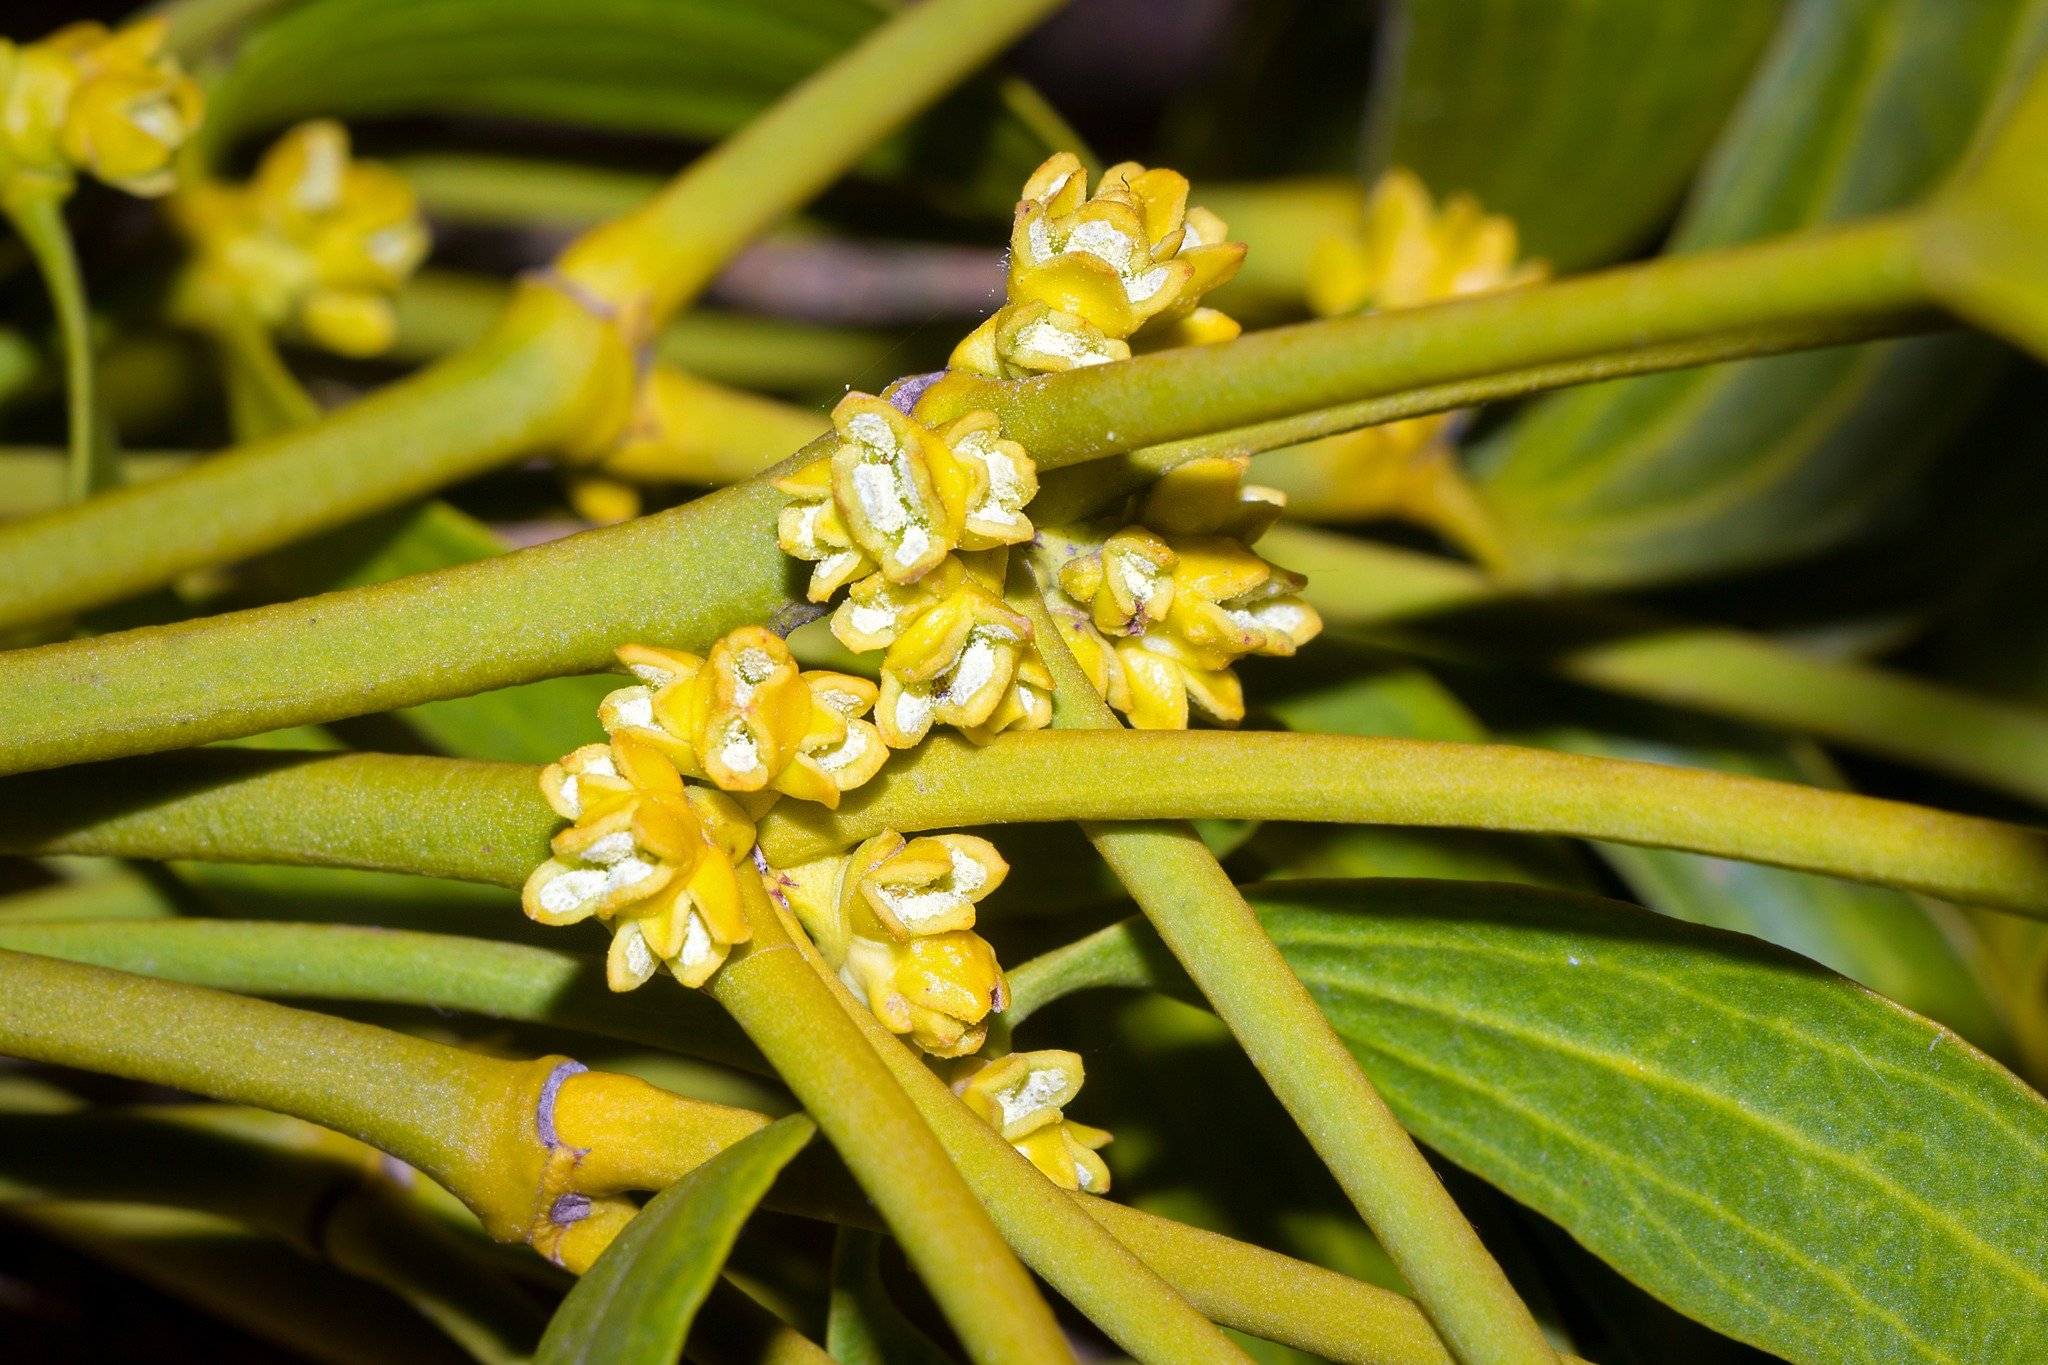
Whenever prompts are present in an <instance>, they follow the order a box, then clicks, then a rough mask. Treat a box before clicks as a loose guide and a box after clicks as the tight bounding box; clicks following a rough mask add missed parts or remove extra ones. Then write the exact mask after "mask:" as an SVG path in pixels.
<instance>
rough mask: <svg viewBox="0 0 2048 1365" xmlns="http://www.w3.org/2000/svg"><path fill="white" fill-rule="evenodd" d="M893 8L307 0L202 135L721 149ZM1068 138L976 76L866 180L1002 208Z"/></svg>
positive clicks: (226, 91) (896, 142) (230, 86)
mask: <svg viewBox="0 0 2048 1365" xmlns="http://www.w3.org/2000/svg"><path fill="white" fill-rule="evenodd" d="M894 8H895V6H893V5H889V4H884V3H881V2H880V0H750V3H747V4H731V3H728V0H584V3H579V4H576V5H563V4H561V3H559V0H308V2H307V3H304V4H300V5H296V6H294V7H293V8H291V9H290V10H288V11H286V12H285V13H284V14H282V15H280V16H279V17H277V18H276V19H274V20H272V21H270V22H269V23H266V24H264V25H263V26H262V27H261V28H259V29H258V30H257V31H256V32H255V33H254V34H252V35H251V37H250V38H249V40H248V41H247V42H246V43H245V44H244V45H243V46H242V48H241V49H240V51H239V52H238V53H237V55H236V58H235V61H234V64H233V65H232V67H230V68H229V70H228V73H227V74H226V76H225V77H224V78H223V79H222V81H221V82H220V84H219V86H218V87H217V88H216V90H215V91H214V92H213V97H212V101H211V104H210V106H209V109H208V121H207V125H206V129H205V132H204V133H203V134H202V136H203V137H204V138H205V139H206V140H207V141H208V143H209V145H210V146H212V147H213V148H215V149H224V148H226V147H228V146H230V145H232V144H233V143H234V142H235V141H236V140H237V139H241V138H245V137H248V136H251V135H254V134H257V133H263V132H269V131H272V130H275V129H277V128H279V127H282V126H283V125H285V124H288V123H291V122H293V121H296V120H298V119H303V118H310V117H314V116H321V115H325V116H331V117H337V118H344V119H359V118H395V117H406V116H415V115H421V114H481V115H492V116H500V117H511V118H521V119H534V120H541V121H546V122H553V123H563V124H569V125H572V126H576V127H582V128H591V129H598V130H603V131H609V132H623V133H638V134H655V135H662V136H669V137H675V138H681V139H686V140H689V141H693V142H708V141H715V140H717V139H718V138H721V137H724V136H725V135H726V134H728V133H730V132H732V131H733V130H734V129H736V128H738V127H739V126H740V125H741V124H743V123H745V122H746V121H747V120H748V119H749V118H751V117H752V116H753V115H755V114H757V113H759V112H760V111H761V110H762V109H764V108H766V107H767V106H768V105H769V104H770V103H772V102H773V101H774V100H775V99H776V98H777V97H779V96H780V95H781V94H783V92H785V91H787V90H789V89H790V88H791V87H793V86H794V85H796V84H797V83H798V82H799V81H801V80H802V79H803V78H804V77H806V76H808V75H809V74H810V73H811V72H813V71H815V70H817V69H818V68H819V67H821V66H823V65H824V64H825V63H826V62H827V61H829V60H830V59H831V58H833V57H834V56H836V55H838V54H839V53H840V52H842V51H844V50H845V49H846V48H847V47H849V46H851V45H852V44H853V43H854V42H855V41H857V40H858V39H859V38H860V37H861V36H863V35H864V34H866V33H867V31H868V30H869V29H871V28H873V27H875V25H876V24H878V23H879V22H880V21H881V20H882V19H883V18H884V17H886V16H887V15H888V14H889V13H890V12H892V10H893V9H894ZM1064 140H1066V135H1065V132H1064V129H1062V128H1061V127H1060V126H1059V125H1058V122H1057V120H1056V119H1053V118H1051V117H1050V116H1049V115H1048V114H1047V113H1046V111H1044V110H1043V107H1042V104H1041V102H1039V101H1037V99H1036V97H1035V96H1033V95H1032V94H1031V93H1030V92H1029V91H1028V90H1024V89H1022V88H1021V87H1018V86H1016V85H1015V84H1014V83H1005V84H1004V85H1003V86H1002V87H1000V88H999V86H998V84H997V83H996V82H994V81H991V80H982V81H979V82H976V83H974V84H973V85H971V86H969V87H968V88H967V89H966V90H964V91H963V92H961V93H960V94H958V95H956V96H954V97H953V98H951V99H949V100H948V101H946V103H945V104H943V105H942V106H941V107H940V108H939V109H938V110H936V111H935V112H934V113H933V114H932V115H930V116H928V117H927V118H926V119H925V120H923V121H922V122H921V123H919V124H918V125H917V126H916V127H914V128H913V129H912V130H911V131H910V132H908V133H907V134H905V135H904V136H902V137H898V138H895V139H892V140H891V141H890V142H889V143H887V144H885V145H884V146H883V147H881V148H878V149H877V150H876V151H875V152H874V153H873V154H872V155H871V156H870V157H869V158H868V160H867V161H866V162H865V163H864V165H863V170H864V171H866V172H867V173H868V174H870V175H875V176H880V177H886V178H894V179H903V178H906V177H910V178H913V179H916V180H918V181H919V183H921V184H923V185H924V186H925V187H926V188H928V189H931V190H933V191H934V192H935V193H941V194H944V195H946V196H947V197H948V198H951V199H955V200H958V201H959V202H961V203H962V204H963V205H964V206H966V207H970V208H972V209H974V210H977V211H979V212H981V213H984V214H986V213H990V212H1003V211H1006V210H1007V209H1008V207H1009V205H1010V204H1011V203H1012V202H1013V201H1014V200H1015V198H1016V194H1017V187H1018V186H1019V185H1020V184H1022V183H1023V181H1024V179H1025V177H1027V176H1028V175H1030V173H1031V170H1032V168H1033V167H1034V166H1036V165H1037V164H1038V162H1039V161H1040V160H1042V159H1044V157H1045V156H1047V155H1048V154H1049V153H1050V152H1052V151H1054V150H1058V148H1057V147H1056V146H1054V145H1052V144H1053V143H1054V142H1056V141H1064ZM963 179H967V180H968V181H969V183H966V184H960V183H958V182H960V181H961V180H963Z"/></svg>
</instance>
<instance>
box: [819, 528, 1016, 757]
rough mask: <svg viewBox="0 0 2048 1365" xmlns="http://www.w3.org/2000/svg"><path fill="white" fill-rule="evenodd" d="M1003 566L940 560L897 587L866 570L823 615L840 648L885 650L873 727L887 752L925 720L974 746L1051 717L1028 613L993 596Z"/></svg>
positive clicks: (926, 728) (926, 725) (911, 738)
mask: <svg viewBox="0 0 2048 1365" xmlns="http://www.w3.org/2000/svg"><path fill="white" fill-rule="evenodd" d="M1003 562H1004V560H1003V556H1001V555H999V554H990V555H952V556H948V557H947V558H946V559H945V560H944V561H942V562H941V563H940V564H939V565H938V567H937V568H936V569H935V570H934V571H933V572H931V573H930V574H927V575H926V576H925V577H924V578H923V579H921V580H919V581H918V582H917V583H914V584H911V585H909V586H907V587H905V586H899V585H897V584H894V583H891V582H889V581H888V580H887V579H886V578H885V577H884V576H882V575H881V574H873V575H870V576H869V577H867V578H864V579H862V580H861V581H860V582H858V583H856V584H854V585H853V589H852V591H851V592H849V593H848V594H847V598H846V601H844V602H842V603H841V604H840V606H839V609H838V610H837V611H835V612H834V613H833V615H832V633H833V635H834V636H835V637H837V639H838V640H839V642H840V643H841V644H843V645H845V646H846V647H847V648H848V649H850V650H853V651H854V652H855V653H865V652H867V651H869V650H875V649H881V650H885V651H886V652H885V653H884V654H883V655H882V668H881V675H882V684H881V692H880V696H879V698H878V700H877V701H876V703H875V724H876V725H877V726H878V727H879V728H880V730H881V733H882V739H883V741H884V742H885V743H887V744H888V745H889V746H890V747H891V748H895V749H907V748H909V747H910V746H912V745H914V744H916V743H917V742H918V741H919V740H921V739H923V738H924V737H925V735H926V734H927V733H929V732H930V730H931V727H932V726H933V725H935V724H937V725H952V726H955V727H957V728H959V729H960V730H962V731H963V732H965V733H966V734H967V736H968V737H969V738H971V739H973V740H975V741H976V742H977V743H980V742H984V741H986V740H987V739H988V738H990V737H992V736H994V735H996V734H998V733H1000V732H1002V731H1003V730H1009V729H1017V730H1037V729H1042V728H1043V727H1045V726H1046V725H1048V724H1050V723H1051V721H1052V675H1051V674H1050V673H1048V672H1047V671H1046V668H1045V661H1044V660H1043V659H1041V658H1039V656H1038V649H1037V646H1036V645H1035V644H1033V643H1032V629H1031V620H1030V618H1029V617H1027V616H1025V615H1024V614H1023V613H1022V612H1019V611H1017V610H1016V609H1014V608H1012V607H1011V606H1010V605H1009V604H1008V603H1006V602H1004V601H1003V597H1002V591H1001V583H1002V573H1003Z"/></svg>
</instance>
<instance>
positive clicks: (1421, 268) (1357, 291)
mask: <svg viewBox="0 0 2048 1365" xmlns="http://www.w3.org/2000/svg"><path fill="white" fill-rule="evenodd" d="M1516 251H1517V237H1516V232H1515V225H1514V222H1513V220H1511V219H1508V218H1505V217H1501V216H1499V215H1497V214H1489V213H1487V212H1486V211H1485V209H1483V208H1482V207H1481V206H1480V204H1479V201H1478V200H1477V199H1475V198H1473V197H1472V196H1471V195H1469V194H1459V195H1454V196H1452V197H1451V198H1450V199H1449V200H1447V201H1445V203H1444V204H1443V206H1442V207H1441V208H1439V207H1437V205H1436V204H1435V202H1434V201H1433V200H1432V199H1431V198H1430V194H1429V191H1428V190H1427V189H1426V188H1424V187H1423V184H1422V182H1421V181H1420V180H1418V179H1416V178H1415V176H1414V175H1413V174H1412V173H1411V172H1408V171H1405V170H1398V169H1397V170H1392V171H1389V172H1387V173H1386V174H1385V175H1384V176H1382V177H1381V178H1380V180H1379V183H1378V184H1377V185H1375V186H1374V187H1373V191H1372V194H1371V196H1370V197H1369V198H1368V199H1367V201H1366V211H1365V218H1364V222H1363V224H1362V225H1361V226H1360V228H1359V229H1358V230H1357V231H1356V232H1354V233H1350V234H1346V235H1342V236H1334V237H1328V238H1325V239H1324V240H1323V241H1321V242H1319V243H1317V245H1316V248H1315V251H1314V253H1313V254H1312V256H1311V258H1310V265H1309V279H1308V302H1309V306H1310V308H1312V309H1313V310H1315V312H1316V313H1317V314H1319V315H1321V316H1323V317H1333V316H1337V315H1339V314H1344V313H1355V312H1359V311H1361V310H1366V311H1373V312H1387V311H1391V310H1393V309H1398V308H1414V307H1418V306H1420V305H1422V304H1429V303H1440V302H1442V301H1444V300H1445V299H1451V298H1462V297H1465V296H1468V295H1472V294H1486V293H1491V292H1493V291H1495V290H1499V289H1512V288H1515V287H1517V286H1519V285H1523V284H1528V283H1531V282H1533V281H1536V280H1539V279H1542V278H1543V276H1544V275H1545V274H1546V273H1547V271H1546V268H1545V267H1544V266H1543V265H1542V263H1540V262H1534V261H1524V262H1522V263H1520V264H1517V263H1516V260H1515V256H1516ZM1457 421H1458V418H1457V414H1455V413H1439V414H1436V415H1433V416H1429V417H1414V418H1410V419H1408V420H1407V421H1402V422H1389V423H1386V424H1384V425H1382V426H1376V427H1366V428H1363V429H1361V430H1358V431H1353V432H1346V433H1344V434H1343V435H1340V436H1330V437H1325V438H1324V439H1322V440H1319V441H1312V442H1309V443H1308V444H1307V445H1304V446H1300V447H1297V448H1296V449H1294V450H1293V451H1290V452H1289V454H1288V456H1287V459H1286V461H1285V462H1284V464H1285V467H1286V468H1287V469H1288V471H1289V472H1288V475H1287V479H1286V481H1287V482H1288V483H1289V484H1290V485H1293V486H1295V487H1297V488H1298V489H1299V490H1300V496H1298V498H1297V500H1296V510H1297V512H1298V513H1305V514H1307V515H1310V516H1321V517H1332V518H1340V517H1350V518H1355V517H1370V516H1387V515H1407V516H1413V517H1416V518H1417V519H1418V520H1421V521H1424V522H1426V523H1428V524H1430V525H1434V526H1437V527H1438V528H1439V529H1441V530H1444V531H1446V532H1447V533H1448V534H1451V535H1452V536H1453V537H1454V538H1456V539H1460V540H1465V539H1468V537H1467V536H1466V535H1464V534H1463V533H1462V532H1461V530H1460V526H1461V525H1462V523H1463V522H1464V521H1466V520H1469V518H1468V517H1467V516H1466V515H1465V509H1464V508H1462V507H1460V506H1455V505H1449V506H1447V505H1444V504H1445V500H1446V499H1447V498H1448V499H1452V500H1456V499H1457V497H1458V494H1457V490H1456V489H1455V488H1451V487H1447V483H1448V482H1451V481H1454V480H1455V471H1454V470H1453V469H1451V467H1450V445H1451V438H1452V436H1453V433H1454V432H1455V430H1456V426H1457Z"/></svg>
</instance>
